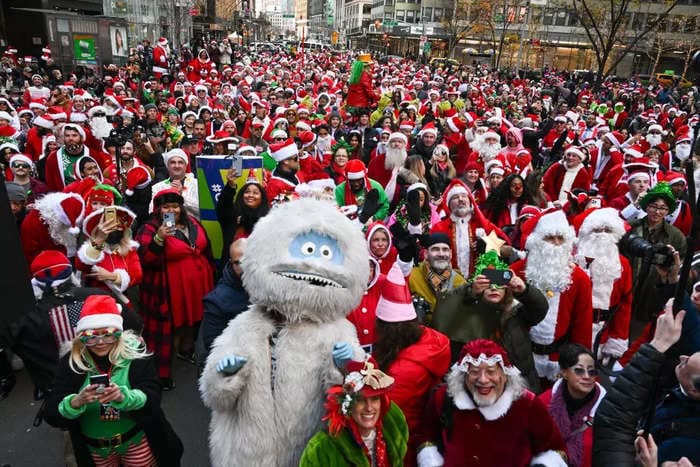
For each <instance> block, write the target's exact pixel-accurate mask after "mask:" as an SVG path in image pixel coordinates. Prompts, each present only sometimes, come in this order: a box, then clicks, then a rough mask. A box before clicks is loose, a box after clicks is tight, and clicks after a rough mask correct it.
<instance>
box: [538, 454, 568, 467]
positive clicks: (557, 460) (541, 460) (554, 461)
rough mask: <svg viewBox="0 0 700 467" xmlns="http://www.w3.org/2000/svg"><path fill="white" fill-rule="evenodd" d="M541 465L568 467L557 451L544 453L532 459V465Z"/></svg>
mask: <svg viewBox="0 0 700 467" xmlns="http://www.w3.org/2000/svg"><path fill="white" fill-rule="evenodd" d="M537 464H541V465H544V466H546V467H567V466H566V462H564V459H562V457H561V455H560V454H559V453H558V452H556V451H552V450H549V451H544V452H541V453H539V454H537V455H536V456H534V457H533V458H532V461H530V465H537Z"/></svg>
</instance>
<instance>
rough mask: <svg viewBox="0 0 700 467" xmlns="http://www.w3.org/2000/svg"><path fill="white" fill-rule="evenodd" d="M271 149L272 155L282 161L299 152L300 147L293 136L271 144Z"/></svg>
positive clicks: (276, 159)
mask: <svg viewBox="0 0 700 467" xmlns="http://www.w3.org/2000/svg"><path fill="white" fill-rule="evenodd" d="M269 150H270V156H272V158H273V159H274V160H275V161H277V162H282V161H284V160H287V159H289V158H291V157H294V156H296V155H298V154H299V149H298V148H297V145H296V143H295V142H294V140H293V139H291V138H287V140H286V141H283V142H279V143H275V144H271V145H270V146H269Z"/></svg>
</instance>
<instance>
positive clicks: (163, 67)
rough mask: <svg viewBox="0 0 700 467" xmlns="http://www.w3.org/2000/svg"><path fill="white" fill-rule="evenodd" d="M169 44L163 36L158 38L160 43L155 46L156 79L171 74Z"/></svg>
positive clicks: (154, 67) (154, 68) (154, 70)
mask: <svg viewBox="0 0 700 467" xmlns="http://www.w3.org/2000/svg"><path fill="white" fill-rule="evenodd" d="M167 45H168V41H167V39H165V38H164V37H161V38H160V39H159V40H158V45H156V46H155V47H154V48H153V76H154V77H155V78H156V79H160V78H161V77H162V76H164V75H165V76H167V75H169V74H170V65H169V63H168V57H169V55H170V51H169V50H168V48H167ZM197 79H199V78H197Z"/></svg>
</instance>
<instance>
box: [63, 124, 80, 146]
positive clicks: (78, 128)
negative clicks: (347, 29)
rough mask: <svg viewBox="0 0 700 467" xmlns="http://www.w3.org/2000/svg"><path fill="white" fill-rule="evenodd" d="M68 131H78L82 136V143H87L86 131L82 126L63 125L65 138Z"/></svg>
mask: <svg viewBox="0 0 700 467" xmlns="http://www.w3.org/2000/svg"><path fill="white" fill-rule="evenodd" d="M66 130H73V131H77V132H78V134H79V135H80V138H81V140H82V142H83V143H84V142H85V130H84V129H83V127H82V126H80V125H76V124H74V123H66V124H65V125H63V130H62V131H63V135H64V136H65V134H66Z"/></svg>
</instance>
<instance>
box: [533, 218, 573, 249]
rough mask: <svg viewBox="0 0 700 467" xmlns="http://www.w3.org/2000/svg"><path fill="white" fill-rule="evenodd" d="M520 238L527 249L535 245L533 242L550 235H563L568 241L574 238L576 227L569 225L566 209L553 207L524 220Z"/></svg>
mask: <svg viewBox="0 0 700 467" xmlns="http://www.w3.org/2000/svg"><path fill="white" fill-rule="evenodd" d="M520 232H521V234H520V238H521V242H522V244H523V245H525V249H531V248H532V247H534V245H533V242H534V241H537V240H540V241H541V240H542V239H544V237H546V236H548V235H561V236H563V237H564V239H565V240H566V241H571V240H573V239H574V237H575V236H576V235H575V232H574V228H573V227H571V225H569V221H568V220H567V219H566V214H564V211H562V210H561V209H557V208H551V209H547V210H544V211H542V212H541V213H539V214H537V215H536V216H533V217H531V218H530V219H527V220H526V221H525V222H523V224H522V226H521V228H520Z"/></svg>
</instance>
